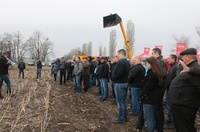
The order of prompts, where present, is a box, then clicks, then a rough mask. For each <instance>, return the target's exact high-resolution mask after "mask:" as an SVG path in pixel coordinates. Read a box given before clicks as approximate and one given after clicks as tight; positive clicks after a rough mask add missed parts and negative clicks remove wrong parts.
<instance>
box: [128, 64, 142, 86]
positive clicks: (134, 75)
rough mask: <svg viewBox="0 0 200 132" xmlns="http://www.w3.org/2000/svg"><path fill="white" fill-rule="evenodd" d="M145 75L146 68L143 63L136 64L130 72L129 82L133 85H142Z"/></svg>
mask: <svg viewBox="0 0 200 132" xmlns="http://www.w3.org/2000/svg"><path fill="white" fill-rule="evenodd" d="M144 76H145V68H144V67H143V65H142V64H137V65H134V66H133V68H131V71H130V74H129V76H128V83H129V86H131V87H138V88H141V87H142V81H143V79H144Z"/></svg>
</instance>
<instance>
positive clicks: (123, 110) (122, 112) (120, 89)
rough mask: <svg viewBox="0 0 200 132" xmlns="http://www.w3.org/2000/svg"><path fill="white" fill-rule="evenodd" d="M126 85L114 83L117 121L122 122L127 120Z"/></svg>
mask: <svg viewBox="0 0 200 132" xmlns="http://www.w3.org/2000/svg"><path fill="white" fill-rule="evenodd" d="M127 86H128V83H115V85H114V91H115V98H116V103H117V107H118V112H119V114H118V121H119V122H124V121H125V119H126V118H127V107H126V94H127V88H128V87H127Z"/></svg>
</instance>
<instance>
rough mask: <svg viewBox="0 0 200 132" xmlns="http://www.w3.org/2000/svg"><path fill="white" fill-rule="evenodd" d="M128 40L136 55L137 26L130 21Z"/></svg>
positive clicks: (128, 23)
mask: <svg viewBox="0 0 200 132" xmlns="http://www.w3.org/2000/svg"><path fill="white" fill-rule="evenodd" d="M126 34H127V38H128V41H129V44H130V47H131V50H132V52H133V53H134V42H135V25H134V23H133V22H132V21H131V20H129V21H128V22H127V31H126Z"/></svg>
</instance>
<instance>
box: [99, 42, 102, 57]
mask: <svg viewBox="0 0 200 132" xmlns="http://www.w3.org/2000/svg"><path fill="white" fill-rule="evenodd" d="M102 55H103V46H102V44H101V45H100V46H99V56H102Z"/></svg>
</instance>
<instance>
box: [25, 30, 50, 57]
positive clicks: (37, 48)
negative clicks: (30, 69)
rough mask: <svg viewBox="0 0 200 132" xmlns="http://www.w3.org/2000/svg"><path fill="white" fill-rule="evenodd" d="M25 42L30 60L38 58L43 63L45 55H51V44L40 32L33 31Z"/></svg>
mask: <svg viewBox="0 0 200 132" xmlns="http://www.w3.org/2000/svg"><path fill="white" fill-rule="evenodd" d="M27 42H28V46H29V55H30V56H31V57H32V58H40V59H41V60H42V61H45V60H46V58H47V55H49V54H52V53H53V42H51V41H50V40H49V38H47V37H45V36H44V35H43V34H42V32H40V31H35V32H34V33H33V35H32V36H31V37H30V38H29V40H28V41H27Z"/></svg>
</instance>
